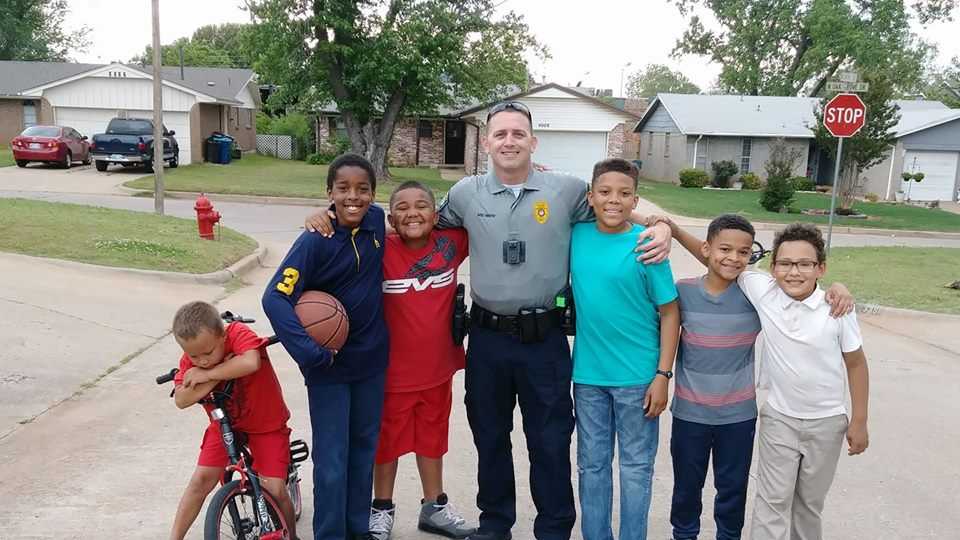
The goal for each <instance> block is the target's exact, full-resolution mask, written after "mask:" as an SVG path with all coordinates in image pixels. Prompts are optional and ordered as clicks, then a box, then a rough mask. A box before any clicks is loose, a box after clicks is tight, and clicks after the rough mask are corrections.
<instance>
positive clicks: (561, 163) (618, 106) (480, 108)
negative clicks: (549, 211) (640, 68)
mask: <svg viewBox="0 0 960 540" xmlns="http://www.w3.org/2000/svg"><path fill="white" fill-rule="evenodd" d="M504 100H515V101H519V102H521V103H523V104H525V105H526V106H527V107H529V108H530V110H531V113H532V115H533V123H534V126H533V129H534V134H535V135H536V136H537V138H538V141H539V142H538V145H537V150H536V152H535V154H534V160H535V161H537V162H538V163H543V164H545V165H547V166H549V167H551V168H552V169H556V170H562V171H567V172H570V173H573V174H575V175H578V176H581V177H584V178H587V177H589V175H590V174H591V171H592V168H593V164H594V163H595V162H596V161H599V160H601V159H604V158H606V157H623V158H626V159H637V157H638V155H639V147H640V137H639V134H635V133H633V131H632V128H633V126H634V125H636V124H637V122H638V121H639V120H640V115H641V114H642V113H643V110H644V109H645V108H646V101H645V100H632V99H623V98H614V99H611V100H609V101H604V100H601V99H598V98H595V97H592V96H589V95H586V94H584V93H582V92H581V91H578V90H577V89H574V88H568V87H565V86H561V85H558V84H554V83H549V84H544V85H541V86H537V87H535V88H532V89H530V90H528V91H526V92H521V93H517V94H514V95H511V96H507V97H505V98H504ZM499 101H500V100H498V101H495V102H490V103H484V104H477V105H476V106H472V107H469V108H466V109H461V110H446V111H441V112H438V113H437V114H435V115H429V116H428V115H424V116H420V117H416V118H409V117H408V118H401V119H400V120H399V121H398V122H397V127H396V129H395V131H394V134H393V141H392V142H391V144H390V149H389V151H388V160H389V163H390V164H391V165H395V166H407V167H412V166H421V167H423V166H426V167H457V168H460V167H463V168H464V169H465V170H466V172H467V174H476V173H482V172H485V171H486V168H487V155H486V154H485V153H484V151H483V146H482V145H481V144H480V138H481V137H482V136H484V135H485V134H486V119H487V111H488V109H489V107H491V106H492V105H494V104H496V103H498V102H499ZM326 109H327V110H324V111H321V112H319V113H318V114H317V122H316V142H317V148H318V149H321V148H324V147H328V146H329V145H330V143H331V141H332V138H333V137H334V136H339V137H342V138H346V128H345V127H344V126H343V123H342V121H341V119H340V115H339V113H338V112H337V111H336V110H334V108H333V107H327V108H326Z"/></svg>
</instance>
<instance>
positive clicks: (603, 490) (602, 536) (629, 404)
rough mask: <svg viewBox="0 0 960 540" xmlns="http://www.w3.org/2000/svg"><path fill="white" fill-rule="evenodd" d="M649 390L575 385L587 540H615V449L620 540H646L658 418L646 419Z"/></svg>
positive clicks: (584, 528)
mask: <svg viewBox="0 0 960 540" xmlns="http://www.w3.org/2000/svg"><path fill="white" fill-rule="evenodd" d="M647 387H648V385H641V386H625V387H616V386H593V385H589V384H574V385H573V397H574V401H575V406H576V417H577V470H578V471H579V473H580V513H581V515H582V518H581V521H580V527H581V530H582V531H583V538H584V540H613V528H612V526H611V524H610V520H611V514H612V512H613V472H612V464H613V445H614V437H616V440H617V441H618V443H619V445H618V457H619V460H620V534H619V538H620V539H621V540H645V539H646V538H647V514H648V512H649V511H650V492H651V490H652V487H653V463H654V461H655V460H656V457H657V443H658V441H659V437H660V431H659V418H647V417H646V416H644V411H643V399H644V397H645V396H646V393H647Z"/></svg>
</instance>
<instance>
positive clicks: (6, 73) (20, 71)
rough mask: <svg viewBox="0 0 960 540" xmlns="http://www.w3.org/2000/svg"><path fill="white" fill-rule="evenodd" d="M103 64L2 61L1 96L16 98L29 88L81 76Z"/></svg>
mask: <svg viewBox="0 0 960 540" xmlns="http://www.w3.org/2000/svg"><path fill="white" fill-rule="evenodd" d="M98 67H102V65H101V64H71V63H66V62H17V61H10V60H3V61H0V96H16V95H18V94H19V93H20V92H23V91H24V90H27V89H28V88H35V87H37V86H41V85H44V84H47V83H51V82H53V81H58V80H60V79H65V78H67V77H72V76H74V75H79V74H80V73H83V72H85V71H90V70H92V69H96V68H98Z"/></svg>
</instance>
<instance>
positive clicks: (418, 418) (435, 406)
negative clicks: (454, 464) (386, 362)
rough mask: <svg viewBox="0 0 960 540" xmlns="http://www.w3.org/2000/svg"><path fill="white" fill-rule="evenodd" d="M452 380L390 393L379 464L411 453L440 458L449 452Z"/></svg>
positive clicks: (380, 444) (378, 451)
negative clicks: (413, 390) (409, 390)
mask: <svg viewBox="0 0 960 540" xmlns="http://www.w3.org/2000/svg"><path fill="white" fill-rule="evenodd" d="M452 405H453V379H451V380H448V381H447V382H445V383H443V384H440V385H437V386H434V387H433V388H427V389H425V390H418V391H415V392H387V393H386V394H385V395H384V399H383V419H382V420H381V422H380V441H379V442H378V443H377V455H376V458H375V461H376V462H377V464H383V463H390V462H392V461H396V460H397V458H399V457H400V456H402V455H404V454H408V453H410V452H414V453H416V454H417V455H418V456H423V457H427V458H434V459H439V458H441V457H443V455H444V454H446V453H447V434H448V432H449V429H450V407H451V406H452Z"/></svg>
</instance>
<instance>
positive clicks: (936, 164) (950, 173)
mask: <svg viewBox="0 0 960 540" xmlns="http://www.w3.org/2000/svg"><path fill="white" fill-rule="evenodd" d="M958 157H960V152H920V151H917V150H908V151H907V153H906V156H905V157H904V160H903V171H904V172H922V173H923V174H924V178H923V180H922V181H921V182H920V183H917V182H911V184H913V185H912V186H907V185H906V182H902V184H903V185H902V187H901V189H903V192H904V193H907V190H908V189H909V193H910V198H911V199H913V200H915V201H952V200H954V198H955V197H956V192H957V163H958V162H960V160H958Z"/></svg>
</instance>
